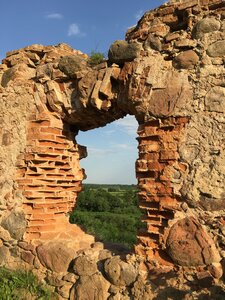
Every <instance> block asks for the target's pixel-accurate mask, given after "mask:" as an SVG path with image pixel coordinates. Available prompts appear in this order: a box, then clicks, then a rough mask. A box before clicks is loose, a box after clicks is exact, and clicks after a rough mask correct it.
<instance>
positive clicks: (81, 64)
mask: <svg viewBox="0 0 225 300" xmlns="http://www.w3.org/2000/svg"><path fill="white" fill-rule="evenodd" d="M86 67H87V61H86V60H85V59H84V58H82V57H80V56H78V55H70V56H64V57H62V58H61V59H60V61H59V69H60V71H62V72H63V73H64V74H66V75H67V76H68V77H70V78H74V77H76V72H79V71H81V70H82V69H85V68H86Z"/></svg>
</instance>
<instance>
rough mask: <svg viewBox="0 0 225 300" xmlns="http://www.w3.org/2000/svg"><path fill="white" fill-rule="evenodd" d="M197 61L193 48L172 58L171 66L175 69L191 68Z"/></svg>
mask: <svg viewBox="0 0 225 300" xmlns="http://www.w3.org/2000/svg"><path fill="white" fill-rule="evenodd" d="M198 61H199V57H198V55H197V54H196V53H195V52H194V51H193V50H188V51H185V52H182V53H180V54H179V55H177V56H176V57H175V58H174V60H173V66H174V68H176V69H193V68H194V67H195V66H196V64H197V63H198Z"/></svg>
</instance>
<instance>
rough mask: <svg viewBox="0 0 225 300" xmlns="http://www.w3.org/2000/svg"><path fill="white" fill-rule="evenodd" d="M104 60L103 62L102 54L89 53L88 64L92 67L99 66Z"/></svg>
mask: <svg viewBox="0 0 225 300" xmlns="http://www.w3.org/2000/svg"><path fill="white" fill-rule="evenodd" d="M104 60H105V56H104V54H103V53H101V52H95V51H91V54H90V56H89V60H88V63H89V64H90V65H91V66H92V67H93V66H96V65H98V64H100V63H101V62H103V61H104Z"/></svg>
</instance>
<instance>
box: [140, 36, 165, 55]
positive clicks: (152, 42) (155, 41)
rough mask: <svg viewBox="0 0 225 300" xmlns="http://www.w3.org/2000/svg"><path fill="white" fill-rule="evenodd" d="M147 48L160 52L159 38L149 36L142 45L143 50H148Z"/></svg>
mask: <svg viewBox="0 0 225 300" xmlns="http://www.w3.org/2000/svg"><path fill="white" fill-rule="evenodd" d="M149 48H151V49H153V50H156V51H161V50H162V43H161V41H160V38H159V37H158V36H154V35H151V34H150V35H149V36H148V38H147V40H146V41H145V43H144V49H145V50H148V49H149Z"/></svg>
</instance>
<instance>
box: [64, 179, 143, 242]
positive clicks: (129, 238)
mask: <svg viewBox="0 0 225 300" xmlns="http://www.w3.org/2000/svg"><path fill="white" fill-rule="evenodd" d="M140 219H141V212H140V210H139V208H138V207H137V190H136V187H135V186H129V185H125V186H123V185H96V184H94V185H91V184H86V185H85V188H84V191H83V192H81V193H80V194H79V196H78V201H77V205H76V209H75V211H74V212H73V213H72V214H71V216H70V222H71V223H76V224H78V225H80V226H81V227H83V228H84V230H85V231H86V232H87V233H89V234H93V235H95V236H96V238H97V239H99V240H100V241H103V242H112V243H120V244H122V245H125V246H128V247H132V246H133V244H135V242H136V235H137V231H138V229H140V228H141V226H142V224H141V222H140Z"/></svg>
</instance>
